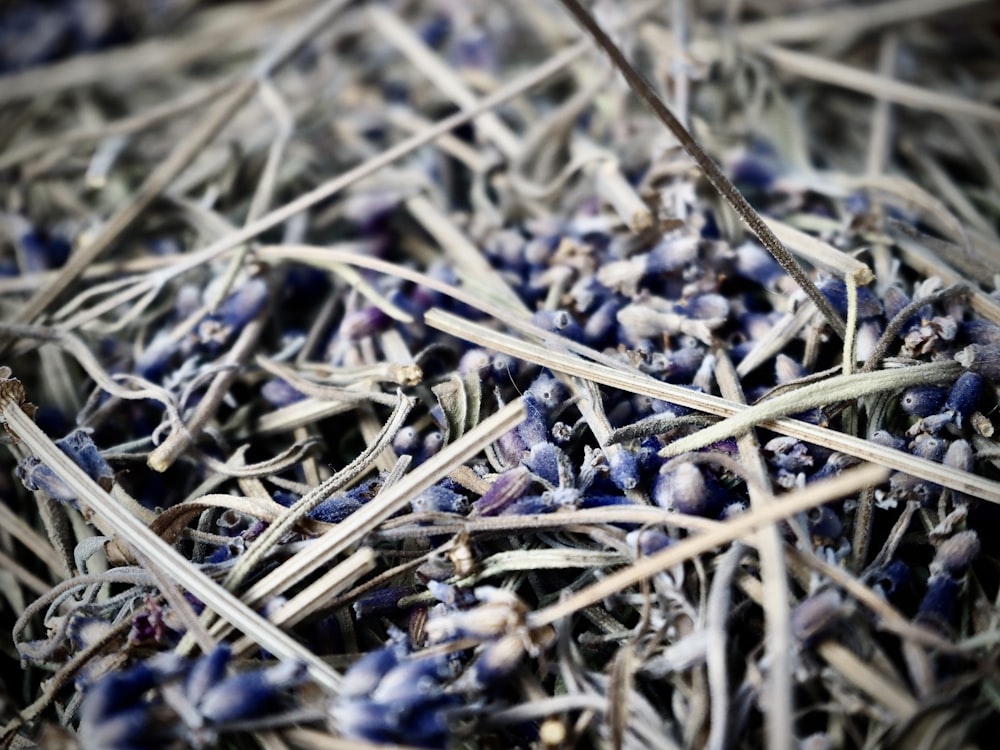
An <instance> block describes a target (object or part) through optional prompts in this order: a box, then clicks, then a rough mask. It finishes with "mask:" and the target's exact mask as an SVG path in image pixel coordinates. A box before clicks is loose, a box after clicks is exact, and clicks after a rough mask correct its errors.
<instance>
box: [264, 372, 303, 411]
mask: <svg viewBox="0 0 1000 750" xmlns="http://www.w3.org/2000/svg"><path fill="white" fill-rule="evenodd" d="M260 395H261V396H263V397H264V400H265V401H267V403H269V404H270V405H271V406H274V407H276V408H279V409H280V408H281V407H283V406H289V405H291V404H294V403H295V402H296V401H301V400H302V399H304V398H305V395H304V394H303V393H302V392H300V391H297V390H296V389H295V387H294V386H293V385H291V384H290V383H289V382H288V381H286V380H282V379H281V378H271V379H270V380H268V381H267V382H266V383H264V385H263V386H261V389H260Z"/></svg>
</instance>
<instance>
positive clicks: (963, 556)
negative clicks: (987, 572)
mask: <svg viewBox="0 0 1000 750" xmlns="http://www.w3.org/2000/svg"><path fill="white" fill-rule="evenodd" d="M978 554H979V535H978V534H976V532H975V531H960V532H958V533H957V534H955V535H954V536H952V537H951V538H949V539H946V540H945V541H943V542H942V543H941V544H940V546H939V547H938V548H937V552H936V553H935V554H934V560H933V562H931V577H932V578H933V577H935V576H940V575H946V576H951V577H952V578H961V577H962V576H963V575H965V571H966V570H967V569H968V567H969V565H970V564H971V563H972V561H973V560H975V559H976V556H977V555H978Z"/></svg>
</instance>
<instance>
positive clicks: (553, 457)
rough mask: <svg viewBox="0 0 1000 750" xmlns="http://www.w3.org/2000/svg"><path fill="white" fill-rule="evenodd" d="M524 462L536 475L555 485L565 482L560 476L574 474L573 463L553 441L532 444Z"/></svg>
mask: <svg viewBox="0 0 1000 750" xmlns="http://www.w3.org/2000/svg"><path fill="white" fill-rule="evenodd" d="M523 464H524V465H525V466H527V467H528V468H529V469H530V470H531V472H532V473H533V474H535V476H537V477H539V478H541V479H543V480H545V481H546V482H548V483H549V484H551V485H552V486H553V487H558V486H559V485H560V484H563V482H562V481H560V477H566V476H572V473H573V464H572V463H571V462H570V459H569V456H567V455H566V454H565V453H564V452H563V451H562V449H561V448H559V447H558V446H555V445H553V444H552V443H538V444H537V445H535V446H532V448H531V450H530V451H529V452H528V455H527V456H526V457H525V459H524V461H523Z"/></svg>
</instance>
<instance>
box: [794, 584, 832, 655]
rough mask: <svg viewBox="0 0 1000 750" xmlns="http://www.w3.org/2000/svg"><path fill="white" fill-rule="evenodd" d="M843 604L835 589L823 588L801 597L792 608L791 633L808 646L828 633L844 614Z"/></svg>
mask: <svg viewBox="0 0 1000 750" xmlns="http://www.w3.org/2000/svg"><path fill="white" fill-rule="evenodd" d="M844 612H845V609H844V604H843V601H842V600H841V598H840V593H839V592H838V591H836V590H835V589H823V590H822V591H819V592H817V593H815V594H811V595H809V596H807V597H806V598H805V599H803V600H802V601H801V602H799V604H798V605H797V606H796V607H795V609H793V610H792V614H791V626H792V635H794V636H795V638H797V639H798V640H799V641H800V642H801V643H802V645H803V646H808V645H810V644H813V643H815V642H817V641H818V640H821V639H822V638H823V637H824V636H826V635H828V634H829V633H830V632H831V631H832V630H833V629H834V628H835V627H836V626H837V625H838V624H839V623H840V621H841V619H842V618H843V616H844Z"/></svg>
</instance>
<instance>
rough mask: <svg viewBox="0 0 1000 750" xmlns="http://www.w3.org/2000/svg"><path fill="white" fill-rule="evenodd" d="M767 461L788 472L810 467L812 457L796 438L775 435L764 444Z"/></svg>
mask: <svg viewBox="0 0 1000 750" xmlns="http://www.w3.org/2000/svg"><path fill="white" fill-rule="evenodd" d="M764 452H765V454H767V461H768V463H770V464H771V465H772V466H775V467H777V468H780V469H785V470H786V471H790V472H798V471H806V470H808V469H811V468H812V465H813V457H812V456H811V455H810V454H809V449H808V448H807V447H806V444H805V443H803V442H802V441H801V440H799V439H798V438H793V437H784V436H782V437H776V438H773V439H772V440H769V441H768V442H767V443H766V444H765V445H764Z"/></svg>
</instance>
